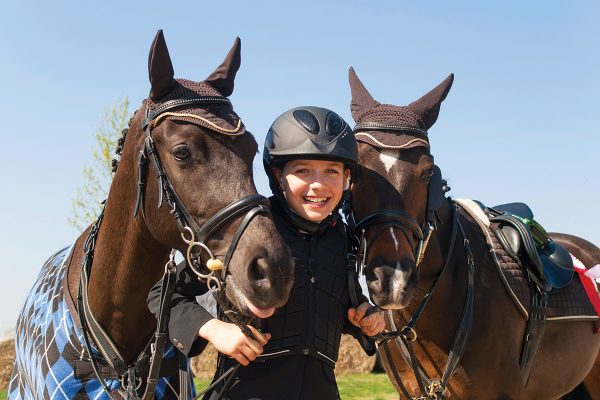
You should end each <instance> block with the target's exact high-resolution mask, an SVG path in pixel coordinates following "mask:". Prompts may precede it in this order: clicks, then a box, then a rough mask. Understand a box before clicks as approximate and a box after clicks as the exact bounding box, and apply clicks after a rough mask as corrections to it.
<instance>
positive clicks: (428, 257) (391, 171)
mask: <svg viewBox="0 0 600 400" xmlns="http://www.w3.org/2000/svg"><path fill="white" fill-rule="evenodd" d="M452 80H453V77H452V76H450V77H448V79H446V80H445V81H444V82H442V83H441V84H440V85H439V86H437V87H436V88H434V89H433V90H432V91H431V92H429V93H428V94H426V95H425V96H423V97H421V98H420V99H419V100H417V101H415V102H413V103H411V104H409V105H408V106H406V107H399V106H393V105H386V104H380V103H379V102H377V101H375V100H374V99H373V97H372V96H371V95H370V94H369V93H368V91H367V90H366V88H365V87H364V86H363V84H362V83H361V82H360V81H359V79H358V77H357V76H356V75H355V73H354V70H352V69H351V71H350V85H351V88H352V114H353V117H354V119H355V120H356V122H357V129H356V131H355V132H356V135H357V140H358V141H359V142H360V143H359V156H360V163H361V168H360V180H359V181H358V183H357V184H356V185H355V187H354V188H353V204H354V210H355V213H356V219H357V221H361V220H363V221H364V219H365V218H367V217H368V216H371V217H370V218H367V220H366V222H363V223H362V225H361V224H360V223H359V228H363V229H364V239H365V241H363V243H366V261H365V271H366V278H367V284H368V287H369V291H370V294H371V299H372V300H373V301H374V303H375V304H376V305H378V306H380V307H382V308H384V309H387V310H389V311H387V313H386V316H387V317H388V326H387V328H388V329H389V330H392V327H393V326H395V327H396V328H402V327H405V326H407V325H409V326H412V327H413V329H414V330H411V329H405V330H404V331H403V333H404V336H402V338H403V339H405V340H406V341H410V340H411V339H412V340H414V341H413V342H411V343H412V350H413V351H414V353H415V355H416V359H417V360H418V363H419V364H420V365H421V366H422V369H423V370H424V371H425V373H426V375H427V376H425V378H427V379H429V378H435V379H432V382H433V386H434V387H433V388H430V387H427V385H426V384H425V385H424V386H425V387H420V386H419V384H418V382H417V379H416V378H415V374H414V373H413V371H412V368H411V366H410V365H408V364H410V360H411V357H410V351H411V349H409V348H408V347H407V346H403V347H402V348H403V349H404V350H402V351H404V352H405V355H404V356H403V355H402V351H401V345H399V341H400V337H398V338H394V339H392V340H390V341H388V342H387V343H386V344H384V345H380V346H379V354H380V356H381V357H382V361H383V364H384V366H385V369H386V372H387V374H388V376H389V377H390V379H391V381H392V383H393V384H394V386H395V387H396V390H397V391H398V392H399V393H400V397H401V398H442V397H444V398H445V397H448V398H458V399H556V398H560V397H561V396H563V395H564V394H566V393H568V392H569V391H571V390H572V389H573V388H574V387H576V386H577V385H578V384H579V383H580V382H581V381H584V382H585V386H586V388H587V389H588V391H589V392H590V393H591V395H592V397H593V398H600V381H599V379H598V377H599V376H600V374H599V373H600V370H599V368H600V363H597V354H598V349H599V347H600V334H598V333H596V322H595V321H590V320H587V321H586V320H577V319H575V320H573V319H571V320H569V319H566V320H552V321H550V320H548V321H546V325H545V332H544V333H543V339H542V342H541V345H540V347H539V350H538V351H537V355H536V356H535V358H534V362H533V367H532V369H531V375H530V377H529V381H528V383H524V379H523V378H522V375H521V368H520V364H519V358H520V351H521V347H522V343H523V340H524V333H525V329H526V325H527V321H526V319H525V318H524V316H523V313H522V312H521V311H520V310H519V309H518V307H517V306H516V305H515V302H514V301H513V300H512V299H511V298H510V296H509V294H508V291H507V289H506V286H505V285H504V284H503V281H502V279H501V277H500V275H499V273H498V270H497V268H496V266H495V262H494V259H493V257H492V254H491V252H490V248H489V247H488V244H487V243H486V237H485V236H484V233H483V231H482V229H481V228H480V226H479V225H478V224H477V223H476V222H475V220H474V219H473V217H471V216H470V215H469V214H468V213H467V212H465V210H464V209H463V208H462V207H459V206H457V205H456V204H455V203H454V202H453V201H452V200H451V199H449V198H446V197H444V196H443V191H442V190H440V189H437V190H435V188H432V186H435V183H434V180H437V184H438V185H440V186H441V184H440V182H441V176H440V175H439V174H438V172H437V171H436V166H435V164H434V159H433V155H432V154H431V152H430V143H429V138H428V136H427V130H428V129H429V128H430V127H431V126H432V125H433V123H434V122H435V121H436V119H437V116H438V113H439V110H440V104H441V102H442V101H443V100H444V99H445V97H446V95H447V93H448V91H449V90H450V87H451V85H452ZM432 192H433V193H432ZM373 193H377V196H373ZM436 197H437V198H436ZM440 201H441V203H440ZM390 210H391V211H390ZM429 227H436V228H435V229H432V230H429V229H428V228H429ZM429 232H431V235H430V236H429V237H428V233H429ZM463 232H464V233H463ZM551 236H552V237H553V238H554V240H555V241H556V242H558V243H560V244H562V245H563V246H564V247H566V248H567V249H568V250H569V251H570V252H571V253H572V254H573V255H575V256H576V257H577V258H578V259H579V260H581V261H582V262H583V263H584V264H585V265H586V266H588V267H591V266H594V265H595V264H597V263H598V262H600V249H598V248H597V247H596V246H594V245H592V244H591V243H589V242H587V241H585V240H583V239H581V238H577V237H574V236H570V235H564V234H552V235H551ZM427 239H429V240H428V243H427ZM465 240H468V242H465ZM420 245H421V246H422V248H423V251H424V252H421V251H420V250H419V246H420ZM471 255H472V263H471V262H469V259H470V256H471ZM420 256H422V260H421V261H420V263H419V257H420ZM470 268H472V271H473V272H472V275H471V278H470V277H469V274H470V273H469V269H470ZM470 279H472V282H473V283H472V286H471V289H469V283H468V282H469V280H470ZM436 281H437V283H436V284H435V286H433V285H434V283H435V282H436ZM570 285H580V283H579V280H578V278H574V280H573V281H572V282H571V284H570ZM580 286H581V285H580ZM432 287H433V290H432V291H431V295H430V297H428V298H429V301H428V303H427V300H424V297H425V296H426V294H427V293H428V292H430V290H431V288H432ZM471 296H472V297H471ZM471 299H472V309H470V310H469V308H468V304H469V303H470V300H471ZM422 304H425V307H424V308H422V309H420V308H419V306H420V305H422ZM419 314H420V316H419ZM465 315H466V316H465ZM411 318H414V320H416V325H414V326H413V325H412V322H409V321H410V320H411ZM590 319H595V318H590ZM465 321H466V322H465ZM469 325H470V326H469ZM458 331H460V332H461V334H462V336H460V337H458V338H456V339H455V336H456V333H457V332H458ZM469 331H470V333H469ZM465 335H466V337H465ZM461 338H464V341H463V340H462V339H461ZM457 343H458V346H457ZM461 345H464V353H462V357H460V354H461V352H462V350H461V347H460V346H461ZM451 350H452V351H451ZM407 355H408V356H407ZM457 356H459V357H458V358H460V361H459V363H458V365H457V368H456V370H455V371H454V374H453V375H452V378H451V379H450V380H449V384H448V385H447V386H446V388H445V389H446V390H443V389H442V390H437V393H435V392H436V389H439V387H440V386H439V383H443V382H440V380H441V379H442V377H443V374H444V371H445V365H446V363H447V362H448V360H449V359H450V360H451V362H452V361H457ZM405 360H408V364H407V362H406V361H405ZM413 368H415V369H418V367H416V365H413ZM436 380H437V381H436ZM425 383H429V382H427V381H425ZM429 389H433V390H432V391H431V392H432V393H431V395H430V396H431V397H419V396H422V395H427V396H429V394H428V392H429ZM436 396H438V397H436Z"/></svg>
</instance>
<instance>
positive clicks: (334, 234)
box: [261, 198, 350, 367]
mask: <svg viewBox="0 0 600 400" xmlns="http://www.w3.org/2000/svg"><path fill="white" fill-rule="evenodd" d="M271 204H272V206H271V211H272V213H273V217H274V220H275V224H276V225H277V228H278V230H279V232H280V233H281V235H282V236H283V238H284V240H285V242H286V243H287V245H288V246H289V247H290V249H291V251H292V254H293V257H294V260H295V265H294V284H293V286H292V289H291V292H290V297H289V300H288V302H287V303H286V304H285V305H284V306H283V307H281V308H279V309H277V310H276V311H275V313H274V314H273V315H272V316H271V317H269V318H267V319H264V320H262V326H261V329H262V331H263V332H269V333H271V339H270V340H269V342H268V343H267V345H266V346H265V348H264V353H263V355H262V356H261V358H267V359H268V358H271V357H278V356H285V355H291V354H305V355H308V356H313V357H316V358H318V359H320V360H322V361H324V362H326V363H327V364H329V365H331V366H332V367H333V366H335V362H336V361H337V358H338V350H339V345H340V338H341V333H342V331H343V329H344V324H345V321H346V319H347V311H348V307H349V305H350V296H349V292H348V284H347V282H348V277H347V270H346V253H347V250H348V239H347V238H348V236H347V233H346V231H345V227H344V225H343V223H342V222H341V221H339V222H337V223H335V222H330V223H329V224H326V225H325V224H324V225H323V226H322V229H320V230H319V231H318V232H316V233H311V234H309V233H303V232H301V231H299V230H298V229H297V228H296V227H295V226H293V225H292V224H291V223H290V222H289V220H288V219H287V218H286V217H285V212H284V211H283V209H282V208H281V205H280V204H279V202H278V201H277V200H275V199H273V198H272V199H271ZM333 221H335V220H333Z"/></svg>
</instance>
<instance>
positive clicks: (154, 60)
mask: <svg viewBox="0 0 600 400" xmlns="http://www.w3.org/2000/svg"><path fill="white" fill-rule="evenodd" d="M148 75H149V77H150V84H151V85H152V88H151V89H150V98H151V99H152V100H155V101H156V100H159V99H160V98H162V97H164V96H165V95H166V94H167V93H169V92H170V91H171V89H172V88H173V85H174V84H175V79H173V75H174V72H173V64H172V63H171V57H170V56H169V49H167V43H166V42H165V37H164V36H163V31H162V29H161V30H159V31H158V32H157V33H156V36H155V37H154V41H153V42H152V46H151V47H150V54H149V55H148Z"/></svg>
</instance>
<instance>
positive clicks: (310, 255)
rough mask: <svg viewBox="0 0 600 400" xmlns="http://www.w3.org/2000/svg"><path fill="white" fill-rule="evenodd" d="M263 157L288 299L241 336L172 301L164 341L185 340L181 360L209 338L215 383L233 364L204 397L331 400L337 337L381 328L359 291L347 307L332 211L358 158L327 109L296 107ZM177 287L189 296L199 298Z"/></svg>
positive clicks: (343, 257) (340, 240)
mask: <svg viewBox="0 0 600 400" xmlns="http://www.w3.org/2000/svg"><path fill="white" fill-rule="evenodd" d="M263 158H264V166H265V171H266V173H267V176H268V177H269V183H270V187H271V190H272V191H273V197H271V198H270V200H271V213H272V215H273V218H274V221H275V224H276V226H277V228H278V230H279V232H280V234H281V235H282V237H283V238H284V240H285V241H286V243H287V245H288V246H289V247H290V249H291V251H292V255H293V257H294V260H295V263H294V264H293V265H290V268H294V283H293V286H292V289H291V292H290V297H289V300H288V302H287V303H286V304H285V305H284V306H283V307H281V308H279V309H277V310H276V311H275V313H274V314H273V315H272V316H270V317H268V318H266V319H263V320H262V325H261V329H260V331H258V330H255V329H253V328H251V331H252V333H253V336H254V338H249V337H246V336H245V335H244V334H242V332H241V331H240V329H239V328H238V327H237V326H235V325H233V324H230V323H227V322H223V321H219V320H217V319H214V318H212V317H210V316H209V315H207V314H208V313H207V312H206V311H205V310H204V309H203V308H202V307H200V306H199V305H198V304H197V303H195V302H193V301H186V302H177V301H176V300H175V299H176V297H174V301H173V303H172V310H171V322H170V324H169V330H170V332H169V335H170V337H171V338H172V340H173V338H177V337H178V338H188V339H187V342H188V345H187V346H184V349H183V350H182V352H183V353H184V354H185V355H186V356H194V355H196V354H198V353H199V352H200V351H201V348H202V347H203V343H204V342H203V341H202V339H204V340H207V341H210V342H212V343H213V344H214V345H215V347H216V348H217V350H218V351H219V352H220V353H221V355H220V356H219V363H218V369H217V373H216V375H215V379H217V378H218V377H219V376H220V375H221V374H223V373H224V372H225V371H226V370H228V369H229V367H230V366H232V365H234V363H235V362H236V361H237V362H239V363H240V364H242V367H240V368H239V369H238V370H237V372H236V374H235V376H234V377H233V378H232V380H231V382H230V383H229V384H228V385H227V386H223V385H222V384H220V385H218V386H217V387H216V388H215V389H214V390H213V391H212V392H209V393H208V394H207V395H206V396H205V398H207V399H218V398H223V399H249V398H252V399H261V400H268V399H278V400H279V399H285V400H291V399H338V398H339V394H338V390H337V384H336V381H335V375H334V372H333V369H334V367H335V362H336V361H337V357H338V350H339V344H340V338H341V334H342V333H343V332H346V333H352V334H353V335H354V336H355V337H358V336H359V335H361V334H362V335H366V336H372V335H375V334H377V333H379V332H381V331H382V330H383V328H384V324H385V323H384V319H383V314H382V313H381V312H378V313H374V314H371V315H369V316H365V313H366V311H367V309H368V308H369V303H368V301H367V299H366V298H365V297H364V296H363V295H362V294H361V293H358V294H357V295H358V296H359V302H360V303H361V304H360V305H359V306H358V307H357V308H356V309H354V308H352V307H351V306H350V295H349V287H348V275H347V274H348V272H347V268H346V267H347V252H348V234H347V233H346V229H345V226H344V223H343V221H342V220H341V218H340V215H339V212H338V210H339V207H340V206H341V201H342V197H343V194H344V191H345V190H348V189H349V186H350V184H351V180H352V171H353V170H354V168H355V167H356V163H357V161H358V150H357V145H356V140H355V139H354V135H353V133H352V130H351V128H350V127H349V126H348V124H347V123H346V122H345V121H344V120H343V119H342V118H341V117H340V116H339V115H337V114H336V113H334V112H332V111H330V110H327V109H324V108H318V107H300V108H295V109H292V110H289V111H287V112H285V113H284V114H282V115H281V116H280V117H279V118H277V119H276V120H275V122H273V125H272V126H271V128H270V129H269V132H268V134H267V137H266V140H265V147H264V152H263ZM354 286H355V287H356V288H358V290H360V285H358V283H356V285H354ZM180 289H181V288H178V289H177V292H178V293H179V294H180V295H183V296H188V298H190V299H191V298H193V297H194V296H196V295H197V294H200V293H185V292H184V291H182V290H180ZM151 308H152V307H151ZM190 332H191V334H190ZM196 333H197V334H196ZM179 342H181V340H179ZM179 347H182V346H179ZM225 356H227V357H225Z"/></svg>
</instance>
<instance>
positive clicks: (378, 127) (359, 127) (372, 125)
mask: <svg viewBox="0 0 600 400" xmlns="http://www.w3.org/2000/svg"><path fill="white" fill-rule="evenodd" d="M360 131H394V132H401V133H410V134H413V135H415V134H416V135H419V136H423V137H425V138H428V136H427V131H426V130H424V129H420V128H415V127H413V126H403V125H392V124H379V123H376V122H368V123H364V124H356V126H355V127H354V132H355V133H356V132H360Z"/></svg>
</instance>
